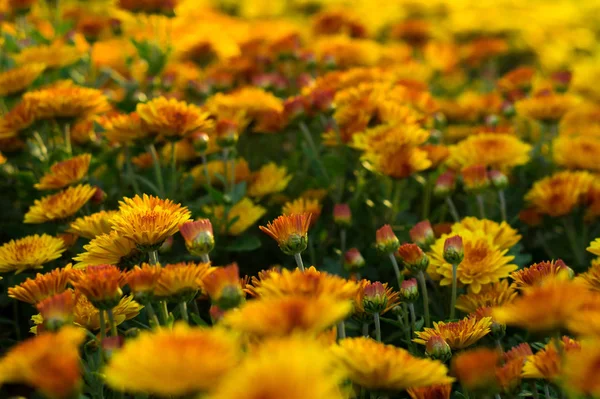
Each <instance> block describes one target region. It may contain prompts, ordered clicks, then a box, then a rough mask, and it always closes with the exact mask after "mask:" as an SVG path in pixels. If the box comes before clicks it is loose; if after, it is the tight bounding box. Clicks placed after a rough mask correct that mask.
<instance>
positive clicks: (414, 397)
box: [406, 384, 452, 399]
mask: <svg viewBox="0 0 600 399" xmlns="http://www.w3.org/2000/svg"><path fill="white" fill-rule="evenodd" d="M406 392H407V393H408V395H409V396H410V397H411V399H450V393H451V392H452V384H443V385H431V386H428V387H422V388H408V389H407V390H406Z"/></svg>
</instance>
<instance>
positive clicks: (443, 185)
mask: <svg viewBox="0 0 600 399" xmlns="http://www.w3.org/2000/svg"><path fill="white" fill-rule="evenodd" d="M455 189H456V180H455V178H454V173H453V172H451V171H446V172H444V173H442V174H441V175H440V176H439V177H438V178H437V180H436V182H435V186H434V187H433V194H434V195H435V196H436V197H447V196H448V195H450V194H452V193H453V192H454V190H455Z"/></svg>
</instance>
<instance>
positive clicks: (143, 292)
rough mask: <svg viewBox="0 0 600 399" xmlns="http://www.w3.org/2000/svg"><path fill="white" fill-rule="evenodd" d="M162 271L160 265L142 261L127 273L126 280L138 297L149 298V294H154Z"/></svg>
mask: <svg viewBox="0 0 600 399" xmlns="http://www.w3.org/2000/svg"><path fill="white" fill-rule="evenodd" d="M161 271H162V267H161V266H160V265H149V264H147V263H142V264H141V265H140V266H135V267H134V268H133V269H132V270H130V271H128V272H127V273H126V274H125V282H126V283H127V285H128V286H129V289H130V290H131V292H132V293H133V294H134V296H135V297H136V299H137V298H138V297H142V298H144V299H147V297H148V296H149V295H152V294H154V290H155V289H156V286H157V284H158V280H159V278H160V273H161Z"/></svg>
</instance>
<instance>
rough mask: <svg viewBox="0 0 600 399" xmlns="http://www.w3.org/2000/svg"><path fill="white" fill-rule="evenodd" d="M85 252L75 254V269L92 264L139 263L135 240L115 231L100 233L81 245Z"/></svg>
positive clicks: (129, 264) (139, 253) (120, 265)
mask: <svg viewBox="0 0 600 399" xmlns="http://www.w3.org/2000/svg"><path fill="white" fill-rule="evenodd" d="M83 249H85V251H86V252H83V253H80V254H79V255H77V256H75V257H74V258H73V260H76V261H77V263H76V264H75V268H76V269H84V268H86V267H88V266H92V265H117V266H119V267H123V268H126V267H128V266H132V265H135V264H137V263H139V261H140V260H141V258H142V255H143V254H142V253H141V252H140V251H139V250H138V249H137V247H136V245H135V242H133V241H131V240H130V239H128V238H125V237H123V236H121V235H120V234H119V233H118V232H116V231H111V232H110V233H108V234H101V235H99V236H96V237H95V238H93V239H92V240H91V241H90V242H89V243H88V244H87V245H84V246H83Z"/></svg>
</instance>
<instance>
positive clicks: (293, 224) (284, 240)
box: [259, 213, 312, 255]
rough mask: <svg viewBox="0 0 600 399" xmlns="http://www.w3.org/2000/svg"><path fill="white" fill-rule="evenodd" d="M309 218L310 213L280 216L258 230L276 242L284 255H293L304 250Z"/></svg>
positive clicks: (306, 241) (310, 216)
mask: <svg viewBox="0 0 600 399" xmlns="http://www.w3.org/2000/svg"><path fill="white" fill-rule="evenodd" d="M311 218H312V215H311V214H310V213H308V214H307V213H303V214H300V215H296V214H294V215H282V216H279V217H278V218H277V219H275V220H273V221H272V222H269V223H267V226H266V227H265V226H259V228H260V230H261V231H262V232H264V233H266V234H268V235H269V236H271V237H272V238H273V239H274V240H275V241H277V244H278V245H279V248H281V250H282V251H283V252H284V253H286V254H291V255H294V254H297V253H299V252H302V251H304V250H305V249H306V246H307V243H308V228H309V227H310V220H311Z"/></svg>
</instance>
